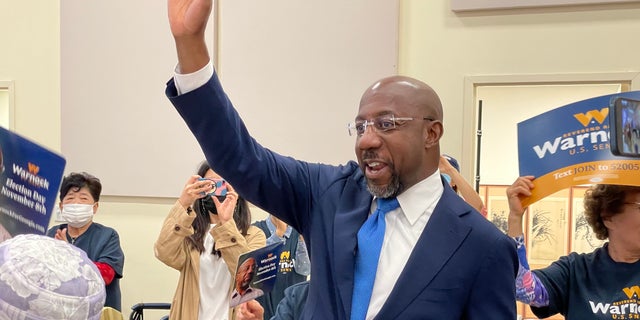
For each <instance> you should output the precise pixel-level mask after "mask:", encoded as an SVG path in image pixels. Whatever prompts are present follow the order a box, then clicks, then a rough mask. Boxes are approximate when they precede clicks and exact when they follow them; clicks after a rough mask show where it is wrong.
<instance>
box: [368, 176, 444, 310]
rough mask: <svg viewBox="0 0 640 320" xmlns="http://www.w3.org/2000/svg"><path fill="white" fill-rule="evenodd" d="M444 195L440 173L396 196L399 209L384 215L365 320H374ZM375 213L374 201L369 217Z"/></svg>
mask: <svg viewBox="0 0 640 320" xmlns="http://www.w3.org/2000/svg"><path fill="white" fill-rule="evenodd" d="M443 191H444V187H443V186H442V181H441V180H440V171H438V170H436V172H434V173H433V174H432V175H431V176H429V177H428V178H426V179H424V180H422V181H420V182H418V183H417V184H415V185H414V186H412V187H411V188H409V189H407V190H405V191H404V192H402V194H400V195H399V196H398V202H399V203H400V207H399V208H397V209H395V210H393V211H391V212H388V213H387V214H386V215H385V217H384V221H385V223H386V228H385V230H384V240H383V241H382V249H381V250H380V259H379V260H378V270H377V271H376V280H375V282H374V284H373V292H372V293H371V301H370V302H369V309H368V311H367V317H366V319H373V318H374V317H375V316H376V315H377V314H378V312H379V311H380V309H382V305H384V303H385V302H386V301H387V298H388V297H389V294H390V293H391V290H393V287H394V286H395V284H396V281H398V277H399V276H400V273H401V272H402V270H403V269H404V265H405V264H406V263H407V261H408V260H409V256H410V255H411V252H412V251H413V248H414V247H415V245H416V243H417V242H418V238H420V235H421V234H422V231H423V230H424V227H425V226H426V225H427V222H429V218H430V217H431V214H432V213H433V209H435V207H436V204H437V203H438V200H440V197H441V196H442V192H443ZM375 209H376V205H375V201H374V202H373V204H372V205H371V213H373V212H374V211H375Z"/></svg>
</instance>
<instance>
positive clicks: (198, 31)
mask: <svg viewBox="0 0 640 320" xmlns="http://www.w3.org/2000/svg"><path fill="white" fill-rule="evenodd" d="M212 2H213V1H212V0H168V11H169V25H170V26H171V33H172V34H173V38H174V40H175V42H176V51H177V54H178V64H179V68H180V69H179V73H182V74H186V73H192V72H195V71H198V70H200V69H202V67H204V66H205V65H206V64H207V63H209V59H210V57H209V51H208V50H207V43H206V42H205V30H206V28H207V22H208V20H209V15H210V13H211V9H212V7H213V3H212Z"/></svg>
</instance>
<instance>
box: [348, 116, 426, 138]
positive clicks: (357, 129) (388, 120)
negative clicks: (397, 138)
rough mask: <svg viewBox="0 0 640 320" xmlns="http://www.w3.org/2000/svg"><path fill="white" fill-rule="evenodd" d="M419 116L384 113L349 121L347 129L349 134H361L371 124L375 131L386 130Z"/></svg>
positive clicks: (395, 127) (424, 118)
mask: <svg viewBox="0 0 640 320" xmlns="http://www.w3.org/2000/svg"><path fill="white" fill-rule="evenodd" d="M416 119H419V118H411V117H396V116H394V115H385V116H380V117H377V118H374V119H371V120H358V121H355V122H351V123H349V124H348V125H347V129H348V131H349V135H350V136H353V135H358V136H361V135H363V134H364V132H365V131H367V127H369V126H372V127H373V128H374V129H375V130H376V131H377V132H387V131H391V130H395V129H397V128H398V127H399V126H402V125H403V124H404V123H405V122H407V121H411V120H416ZM421 120H427V121H435V119H433V118H429V117H423V118H422V119H421Z"/></svg>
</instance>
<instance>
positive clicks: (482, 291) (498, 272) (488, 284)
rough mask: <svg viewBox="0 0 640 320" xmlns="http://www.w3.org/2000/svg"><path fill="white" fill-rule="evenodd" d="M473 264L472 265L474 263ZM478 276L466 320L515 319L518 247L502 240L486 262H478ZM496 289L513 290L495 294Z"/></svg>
mask: <svg viewBox="0 0 640 320" xmlns="http://www.w3.org/2000/svg"><path fill="white" fill-rule="evenodd" d="M471 263H473V262H471ZM477 263H478V276H477V277H476V283H474V284H473V286H472V288H473V289H472V290H471V292H470V298H469V303H468V304H467V306H468V310H466V312H465V313H466V317H465V319H470V320H472V319H477V320H484V319H487V315H491V319H504V320H512V319H515V314H516V301H515V290H516V288H515V279H516V275H517V273H518V258H517V255H516V248H515V243H514V242H513V240H511V239H510V238H509V237H506V236H504V237H499V238H497V239H496V240H495V241H494V242H493V245H492V248H491V253H490V254H488V255H487V256H486V257H485V259H484V261H478V262H477ZM496 288H503V289H505V288H512V289H511V290H496Z"/></svg>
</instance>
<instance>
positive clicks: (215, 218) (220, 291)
mask: <svg viewBox="0 0 640 320" xmlns="http://www.w3.org/2000/svg"><path fill="white" fill-rule="evenodd" d="M201 178H206V179H212V180H213V181H212V180H202V179H201ZM220 179H221V178H220V176H218V175H217V174H216V173H215V172H213V171H212V170H211V169H210V168H209V165H208V164H207V163H206V162H204V163H202V164H201V165H200V168H199V169H198V172H197V175H194V176H191V177H190V178H189V179H188V180H187V183H186V185H185V186H184V188H183V190H182V193H181V194H180V198H179V199H178V201H176V203H175V205H174V206H173V208H171V211H170V212H169V215H168V216H167V218H166V219H165V221H164V224H163V226H162V230H161V231H160V235H159V236H158V240H157V241H156V243H155V245H154V249H155V255H156V257H157V258H158V259H159V260H160V261H162V262H163V263H164V264H166V265H167V266H169V267H172V268H174V269H176V270H178V271H180V280H179V282H178V287H177V288H176V292H175V295H174V297H173V301H172V303H171V311H170V315H169V318H170V319H181V320H198V319H199V320H204V319H206V320H209V319H217V320H221V319H231V318H232V311H231V310H230V309H229V301H230V299H229V293H230V292H231V290H232V286H233V280H232V279H233V278H232V274H234V273H235V271H236V267H237V265H238V257H239V256H240V255H241V254H242V253H245V252H248V251H251V250H255V249H258V248H261V247H263V246H264V245H265V243H266V237H265V235H264V232H262V230H260V229H259V228H257V227H255V226H252V225H251V213H250V212H249V207H248V203H247V201H246V200H244V199H243V198H240V197H239V196H238V194H237V193H236V192H235V191H234V190H233V188H232V187H231V185H228V184H227V185H225V186H226V188H227V190H228V192H227V194H226V196H225V197H220V198H218V197H216V196H215V195H210V193H211V192H212V191H213V187H214V181H220ZM217 188H224V186H223V185H222V183H219V184H217Z"/></svg>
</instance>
